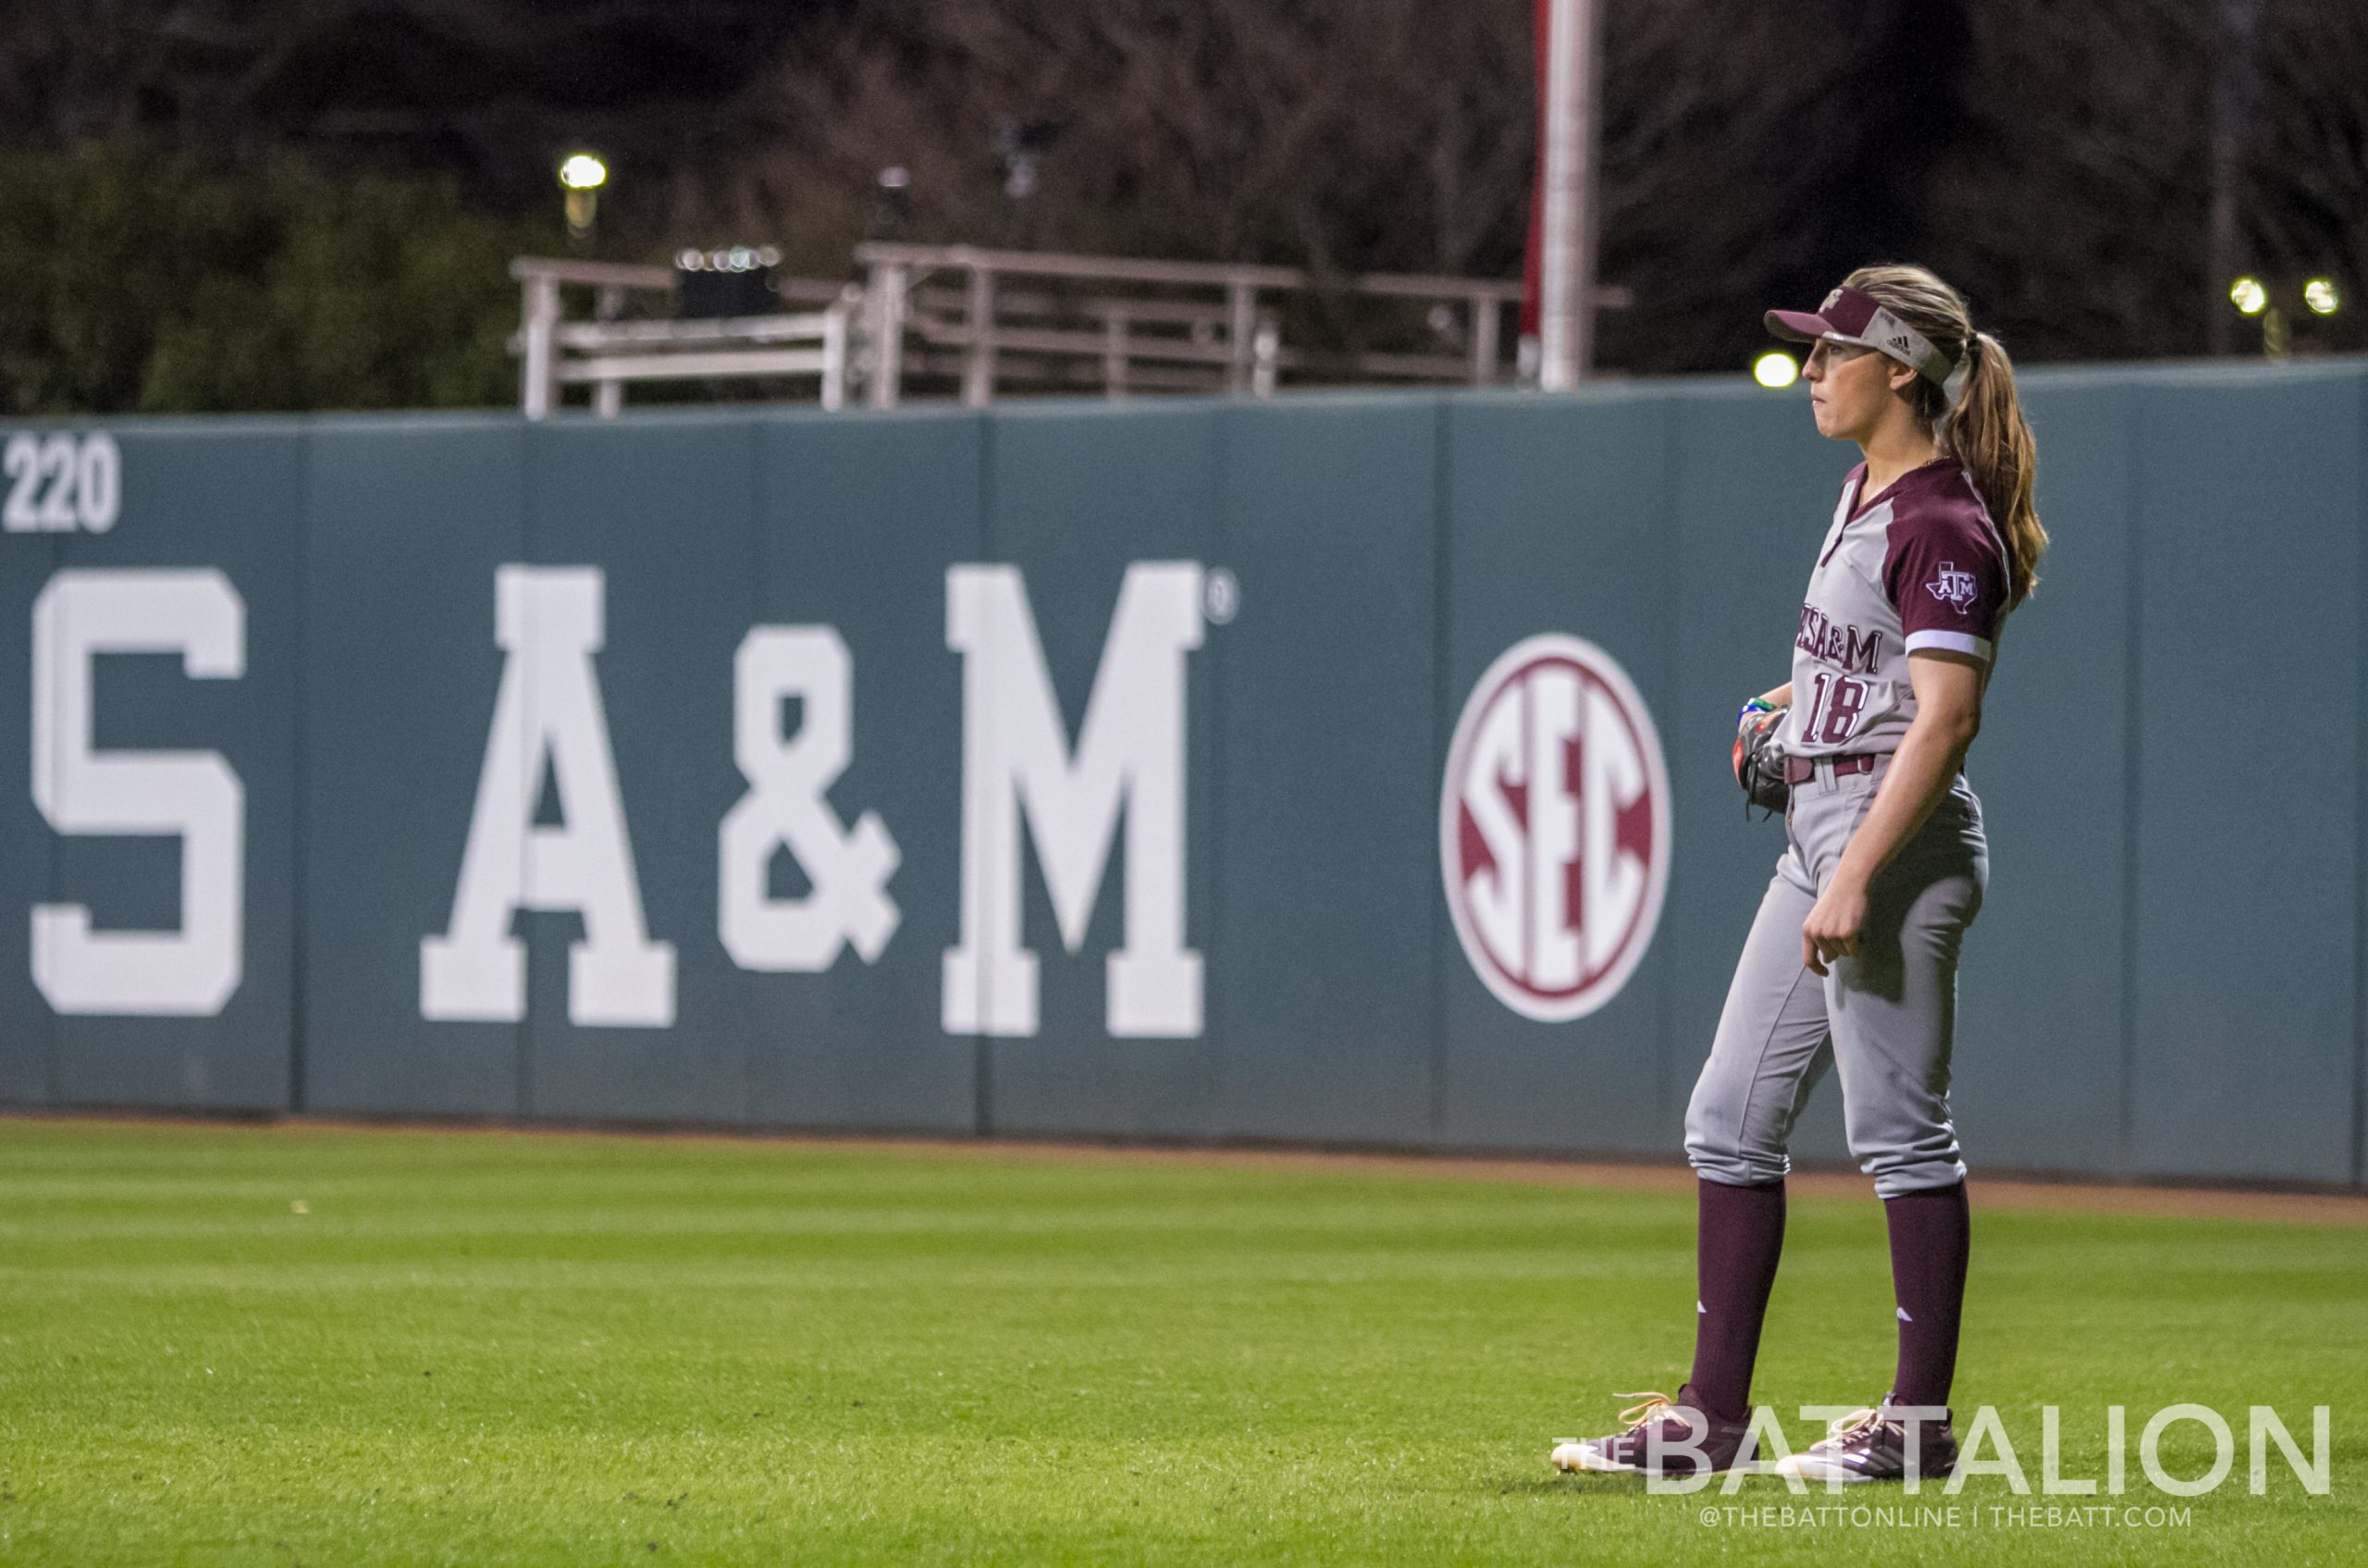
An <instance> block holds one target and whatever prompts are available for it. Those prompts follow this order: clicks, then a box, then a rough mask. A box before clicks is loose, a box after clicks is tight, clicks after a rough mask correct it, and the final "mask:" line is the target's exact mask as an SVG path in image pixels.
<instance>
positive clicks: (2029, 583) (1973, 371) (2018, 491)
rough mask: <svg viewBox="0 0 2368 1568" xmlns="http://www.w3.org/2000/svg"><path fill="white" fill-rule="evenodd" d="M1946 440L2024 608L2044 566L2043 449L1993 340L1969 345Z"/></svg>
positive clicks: (1984, 337)
mask: <svg viewBox="0 0 2368 1568" xmlns="http://www.w3.org/2000/svg"><path fill="white" fill-rule="evenodd" d="M1941 435H1942V438H1943V441H1944V442H1945V443H1946V445H1947V447H1948V450H1949V451H1950V453H1951V454H1952V455H1953V456H1955V458H1956V460H1957V461H1958V462H1959V463H1964V464H1965V467H1966V472H1967V473H1968V474H1970V475H1973V486H1974V488H1976V489H1978V490H1980V492H1981V499H1982V500H1983V501H1984V502H1985V503H1986V504H1987V505H1988V506H1989V508H1990V517H1991V521H1992V522H1993V523H1995V524H1997V525H1998V533H1999V537H2001V538H2003V539H2004V541H2005V544H2006V573H2007V598H2006V602H2007V603H2008V604H2009V605H2016V604H2020V603H2022V602H2023V600H2025V599H2029V597H2030V593H2031V589H2033V588H2034V587H2037V586H2039V558H2040V557H2041V555H2042V554H2044V553H2045V552H2046V549H2047V530H2046V528H2044V527H2043V526H2041V524H2040V520H2039V512H2038V511H2037V509H2036V508H2034V507H2033V506H2032V505H2031V482H2032V478H2033V475H2034V473H2035V471H2036V470H2037V468H2038V466H2039V445H2038V443H2037V442H2036V441H2034V440H2032V439H2031V427H2030V422H2029V420H2027V419H2025V418H2024V417H2023V405H2022V402H2021V401H2020V400H2019V399H2017V397H2016V395H2015V366H2014V363H2013V362H2012V361H2010V360H2009V359H2007V357H2006V351H2005V349H2004V348H2003V347H2002V346H2000V344H1999V342H1998V340H1997V339H1995V338H1993V337H1992V336H1991V335H1990V334H1989V333H1987V332H1976V333H1975V334H1973V338H1972V340H1971V341H1970V342H1968V343H1967V345H1966V366H1965V386H1964V389H1963V390H1961V391H1960V392H1959V393H1958V394H1957V401H1956V406H1955V408H1953V409H1951V410H1950V411H1949V414H1948V418H1947V420H1946V421H1945V423H1944V424H1943V426H1942V429H1941Z"/></svg>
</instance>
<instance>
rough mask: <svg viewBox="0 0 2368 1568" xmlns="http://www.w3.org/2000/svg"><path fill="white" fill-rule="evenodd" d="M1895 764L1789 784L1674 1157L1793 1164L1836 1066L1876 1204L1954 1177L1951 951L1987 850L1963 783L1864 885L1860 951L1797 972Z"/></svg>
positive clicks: (1958, 1163) (1765, 1170)
mask: <svg viewBox="0 0 2368 1568" xmlns="http://www.w3.org/2000/svg"><path fill="white" fill-rule="evenodd" d="M1889 767H1890V759H1888V758H1884V759H1879V760H1878V761H1877V763H1876V765H1875V771H1874V772H1871V773H1854V774H1846V775H1843V776H1841V777H1836V776H1835V775H1834V774H1833V772H1832V770H1831V768H1830V767H1828V766H1825V765H1822V764H1821V765H1820V766H1819V768H1818V771H1817V776H1816V777H1815V778H1814V779H1811V780H1808V781H1807V782H1805V783H1802V784H1796V785H1795V786H1794V788H1793V793H1792V807H1791V809H1789V810H1788V811H1787V812H1786V813H1785V818H1784V825H1785V839H1786V844H1785V849H1784V855H1783V858H1782V859H1780V860H1778V861H1777V862H1776V874H1775V876H1773V877H1772V878H1770V881H1769V883H1768V893H1767V895H1766V896H1765V897H1763V898H1762V899H1761V900H1760V904H1759V915H1758V919H1757V920H1754V921H1753V922H1752V927H1751V935H1750V936H1749V937H1748V938H1747V939H1745V943H1744V948H1743V957H1742V958H1741V959H1740V960H1739V961H1738V962H1737V963H1736V965H1735V976H1734V981H1733V984H1732V985H1731V986H1729V988H1728V991H1727V1005H1726V1009H1725V1011H1724V1012H1723V1013H1721V1015H1720V1019H1719V1033H1718V1037H1717V1039H1716V1040H1715V1041H1714V1042H1713V1043H1712V1044H1711V1046H1710V1059H1709V1060H1708V1062H1706V1063H1704V1064H1703V1067H1702V1076H1701V1078H1700V1079H1699V1080H1697V1081H1696V1084H1695V1086H1694V1099H1693V1102H1692V1104H1691V1105H1688V1106H1687V1108H1686V1112H1685V1155H1686V1158H1687V1159H1688V1160H1689V1161H1690V1162H1692V1164H1693V1166H1694V1168H1695V1170H1696V1171H1697V1172H1698V1173H1699V1174H1701V1175H1702V1176H1703V1177H1705V1178H1707V1179H1709V1180H1712V1181H1719V1182H1724V1183H1726V1184H1727V1185H1729V1186H1736V1187H1741V1186H1750V1185H1753V1184H1756V1183H1759V1182H1765V1181H1774V1180H1777V1179H1781V1178H1782V1176H1783V1175H1784V1174H1785V1173H1786V1172H1787V1171H1788V1170H1790V1169H1791V1168H1792V1158H1791V1155H1790V1154H1789V1153H1788V1144H1789V1142H1790V1140H1791V1137H1792V1131H1793V1123H1794V1122H1795V1119H1796V1118H1798V1117H1799V1116H1800V1113H1801V1108H1802V1106H1804V1105H1807V1104H1808V1097H1809V1092H1810V1091H1811V1090H1813V1089H1815V1088H1816V1087H1817V1084H1818V1080H1819V1079H1821V1078H1823V1077H1824V1076H1825V1071H1826V1068H1828V1067H1830V1066H1834V1065H1837V1064H1838V1065H1839V1066H1840V1068H1841V1069H1842V1109H1843V1119H1844V1125H1845V1126H1846V1128H1847V1130H1848V1132H1849V1138H1850V1153H1851V1154H1852V1155H1853V1156H1854V1157H1855V1158H1856V1160H1857V1162H1858V1168H1859V1169H1861V1170H1863V1171H1865V1172H1866V1173H1867V1174H1868V1175H1869V1176H1871V1177H1873V1178H1874V1179H1875V1191H1877V1192H1878V1193H1880V1194H1881V1195H1882V1196H1883V1197H1886V1198H1891V1197H1896V1196H1898V1195H1899V1194H1900V1193H1902V1192H1913V1191H1920V1190H1922V1189H1925V1188H1931V1187H1946V1186H1948V1185H1949V1184H1951V1183H1952V1182H1955V1181H1960V1180H1962V1179H1964V1178H1965V1162H1964V1161H1963V1160H1961V1159H1960V1158H1958V1155H1957V1136H1956V1130H1955V1128H1954V1127H1953V1126H1951V1125H1950V1121H1949V1050H1950V1045H1951V1043H1952V1041H1953V1039H1954V1036H1955V1027H1956V995H1957V950H1958V946H1959V945H1960V943H1961V942H1962V941H1963V939H1964V937H1965V931H1966V927H1967V926H1969V925H1971V924H1972V923H1973V917H1974V916H1975V914H1976V913H1977V912H1979V911H1980V907H1981V894H1982V889H1983V888H1984V886H1986V885H1987V883H1989V880H1990V854H1989V849H1988V847H1987V846H1986V844H1985V843H1984V841H1983V838H1982V834H1981V803H1980V801H1979V800H1977V799H1976V798H1974V795H1973V792H1972V790H1970V789H1968V788H1967V786H1966V782H1965V780H1964V778H1963V777H1962V776H1960V777H1959V778H1958V779H1957V780H1956V781H1955V784H1953V785H1951V787H1950V790H1949V793H1948V794H1947V795H1946V796H1943V797H1942V800H1941V803H1940V805H1939V806H1938V807H1936V808H1934V809H1933V812H1932V815H1931V817H1930V820H1928V821H1926V822H1925V824H1924V825H1923V827H1921V828H1920V829H1918V831H1917V833H1916V836H1915V837H1914V838H1912V839H1910V840H1909V841H1908V842H1907V843H1906V845H1904V846H1901V848H1900V851H1899V854H1898V855H1897V856H1895V857H1894V858H1893V860H1892V862H1891V864H1890V865H1888V866H1885V867H1884V868H1883V870H1882V871H1881V874H1880V875H1878V876H1877V877H1876V879H1875V883H1874V885H1873V886H1872V887H1871V888H1870V889H1869V902H1868V911H1867V924H1866V928H1865V930H1864V931H1863V932H1861V933H1860V936H1859V942H1858V949H1859V950H1858V956H1857V957H1851V958H1839V959H1832V960H1829V961H1828V963H1827V966H1826V967H1827V969H1828V970H1829V971H1830V972H1829V973H1828V974H1827V976H1826V977H1825V978H1824V979H1823V980H1819V978H1818V976H1817V974H1816V972H1815V971H1814V970H1811V969H1808V968H1807V967H1806V966H1804V965H1803V964H1802V962H1801V922H1802V921H1804V920H1807V919H1808V914H1809V909H1810V907H1811V906H1812V905H1814V904H1815V903H1816V902H1817V895H1818V893H1819V890H1820V889H1821V888H1823V887H1824V886H1825V883H1826V879H1827V878H1828V877H1830V876H1832V874H1833V868H1834V865H1835V863H1836V862H1837V861H1839V860H1840V859H1841V858H1842V851H1843V848H1844V846H1846V845H1847V844H1848V843H1849V842H1850V835H1851V833H1854V832H1855V831H1856V829H1857V826H1858V824H1859V823H1860V822H1861V821H1864V820H1865V819H1866V815H1867V811H1868V809H1869V807H1870V806H1872V805H1873V803H1874V798H1875V786H1876V785H1877V784H1880V783H1881V780H1882V777H1883V774H1884V773H1885V772H1887V771H1888V769H1889Z"/></svg>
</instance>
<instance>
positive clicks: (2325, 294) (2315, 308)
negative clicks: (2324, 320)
mask: <svg viewBox="0 0 2368 1568" xmlns="http://www.w3.org/2000/svg"><path fill="white" fill-rule="evenodd" d="M2302 302H2303V303H2304V304H2306V305H2308V306H2310V307H2311V314H2312V315H2334V314H2335V313H2336V312H2337V310H2339V309H2341V308H2342V305H2343V298H2342V296H2341V295H2339V294H2337V292H2336V288H2335V279H2334V278H2312V279H2311V280H2310V281H2309V282H2308V283H2305V284H2303V285H2302Z"/></svg>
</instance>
